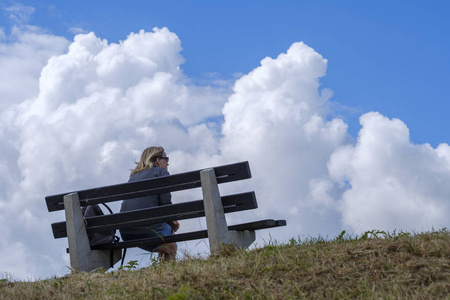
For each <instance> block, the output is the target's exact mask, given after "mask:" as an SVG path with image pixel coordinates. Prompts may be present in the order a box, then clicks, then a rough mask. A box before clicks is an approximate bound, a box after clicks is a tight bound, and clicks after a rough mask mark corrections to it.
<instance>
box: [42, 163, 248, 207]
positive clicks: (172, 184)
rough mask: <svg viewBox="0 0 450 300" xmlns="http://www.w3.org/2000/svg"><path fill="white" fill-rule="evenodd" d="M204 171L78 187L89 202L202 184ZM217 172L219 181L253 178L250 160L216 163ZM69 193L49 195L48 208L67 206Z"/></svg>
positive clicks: (99, 201) (87, 202) (113, 199)
mask: <svg viewBox="0 0 450 300" xmlns="http://www.w3.org/2000/svg"><path fill="white" fill-rule="evenodd" d="M200 171H201V170H197V171H192V172H186V173H180V174H175V175H169V176H164V177H157V178H152V179H147V180H142V181H135V182H130V183H122V184H116V185H110V186H105V187H99V188H93V189H87V190H82V191H78V195H79V198H80V204H81V206H87V205H89V204H98V203H107V202H112V201H118V200H125V199H132V198H137V197H143V196H149V195H155V194H160V193H166V192H174V191H181V190H185V189H191V188H195V187H200ZM214 172H215V174H216V176H217V182H218V183H225V182H231V181H237V180H242V179H248V178H251V173H250V167H249V164H248V162H240V163H235V164H230V165H225V166H220V167H215V168H214ZM67 194H69V193H64V194H58V195H53V196H47V197H45V200H46V203H47V209H48V211H49V212H52V211H57V210H63V209H64V196H65V195H67Z"/></svg>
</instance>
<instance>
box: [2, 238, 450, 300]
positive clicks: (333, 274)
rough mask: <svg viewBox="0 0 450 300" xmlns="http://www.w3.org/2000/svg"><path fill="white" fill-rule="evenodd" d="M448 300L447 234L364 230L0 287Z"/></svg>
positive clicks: (14, 293)
mask: <svg viewBox="0 0 450 300" xmlns="http://www.w3.org/2000/svg"><path fill="white" fill-rule="evenodd" d="M83 298H89V299H123V298H130V299H450V233H449V231H447V230H446V229H443V230H440V231H433V232H427V233H419V234H409V233H403V232H401V233H394V234H390V233H388V234H387V233H384V232H375V231H372V232H366V233H365V234H364V235H362V236H360V237H354V238H350V237H348V236H345V235H344V233H343V234H342V235H341V236H339V237H337V238H335V239H334V240H330V241H326V240H324V239H322V238H316V239H314V238H313V239H307V240H295V239H292V240H291V241H289V243H287V244H282V245H277V244H270V245H267V246H265V247H263V248H260V249H256V250H252V251H230V252H229V253H225V255H224V256H221V257H210V258H207V259H205V258H195V257H190V258H186V259H183V260H180V261H177V262H174V263H163V264H157V263H155V264H154V265H151V266H148V267H145V268H140V269H135V262H129V263H128V264H127V265H126V266H125V267H124V268H123V269H122V270H119V271H114V272H109V273H103V274H101V273H82V272H73V273H72V274H70V275H67V276H65V277H61V278H53V279H50V280H42V281H37V282H16V281H12V280H7V279H3V280H1V281H0V299H83Z"/></svg>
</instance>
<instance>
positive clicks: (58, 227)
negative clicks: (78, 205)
mask: <svg viewBox="0 0 450 300" xmlns="http://www.w3.org/2000/svg"><path fill="white" fill-rule="evenodd" d="M221 199H222V205H223V207H224V211H225V213H230V212H236V211H243V210H248V209H255V208H257V207H258V205H257V203H256V196H255V193H254V192H247V193H242V194H235V195H228V196H223V197H221ZM204 216H205V211H204V206H203V200H197V201H190V202H184V203H177V204H172V205H164V206H158V207H152V208H147V209H140V210H134V211H129V212H123V213H116V214H112V215H104V216H96V217H89V218H86V231H87V232H88V233H94V232H102V231H103V232H104V231H108V230H115V229H123V228H129V227H136V226H149V225H152V224H156V223H163V222H168V221H174V220H185V219H192V218H198V217H204ZM52 230H53V236H54V237H55V239H57V238H64V237H67V231H66V222H58V223H53V224H52Z"/></svg>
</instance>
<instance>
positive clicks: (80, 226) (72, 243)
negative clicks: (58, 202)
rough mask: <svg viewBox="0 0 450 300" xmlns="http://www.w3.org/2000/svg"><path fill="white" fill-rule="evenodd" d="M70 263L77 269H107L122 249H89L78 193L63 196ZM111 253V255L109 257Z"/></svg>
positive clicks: (114, 261)
mask: <svg viewBox="0 0 450 300" xmlns="http://www.w3.org/2000/svg"><path fill="white" fill-rule="evenodd" d="M64 209H65V212H66V227H67V238H68V240H69V254H70V265H71V267H72V268H73V269H75V270H78V271H85V272H90V271H93V270H97V269H100V268H101V269H104V270H108V269H109V268H111V267H112V266H113V265H114V264H115V263H116V262H118V261H119V260H120V259H121V256H122V250H121V249H117V250H114V251H113V252H112V253H111V250H91V246H90V244H89V238H88V235H87V232H86V225H85V222H84V217H83V213H82V211H81V206H80V200H79V198H78V193H72V194H68V195H66V196H64ZM111 255H112V257H111Z"/></svg>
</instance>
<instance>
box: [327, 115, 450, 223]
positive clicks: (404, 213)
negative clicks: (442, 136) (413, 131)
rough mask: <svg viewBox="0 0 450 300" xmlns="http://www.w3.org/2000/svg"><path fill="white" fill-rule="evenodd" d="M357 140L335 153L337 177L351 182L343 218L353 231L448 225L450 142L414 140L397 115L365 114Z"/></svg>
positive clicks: (332, 162) (332, 171) (333, 165)
mask: <svg viewBox="0 0 450 300" xmlns="http://www.w3.org/2000/svg"><path fill="white" fill-rule="evenodd" d="M360 120H361V125H362V129H361V131H360V133H359V137H358V141H357V143H356V145H354V146H353V145H347V146H345V147H342V148H340V149H338V150H336V151H335V153H333V155H332V157H331V159H330V163H329V170H330V175H331V178H332V179H333V180H335V181H336V182H338V183H340V184H341V185H344V184H345V183H347V184H348V185H349V188H348V189H347V190H345V192H344V193H343V194H342V196H341V198H340V209H341V211H342V218H343V223H344V224H345V225H347V226H350V227H351V228H352V229H353V230H354V231H356V232H361V231H365V230H373V229H382V230H393V229H398V230H402V229H403V230H416V231H422V230H430V229H431V228H432V227H433V226H434V227H435V228H442V227H445V226H448V218H447V215H448V214H449V212H450V207H449V203H448V195H449V194H450V187H449V186H448V184H447V182H448V181H449V180H450V163H449V159H448V158H449V157H450V148H449V146H448V145H447V144H441V145H440V146H439V147H438V148H436V149H433V148H432V147H431V146H430V145H428V144H423V145H415V144H413V143H412V142H411V141H410V139H409V130H408V128H407V127H406V125H405V124H404V123H403V122H402V121H400V120H398V119H392V120H390V119H388V118H386V117H384V116H382V115H381V114H379V113H375V112H372V113H367V114H365V115H363V116H361V119H360Z"/></svg>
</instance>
